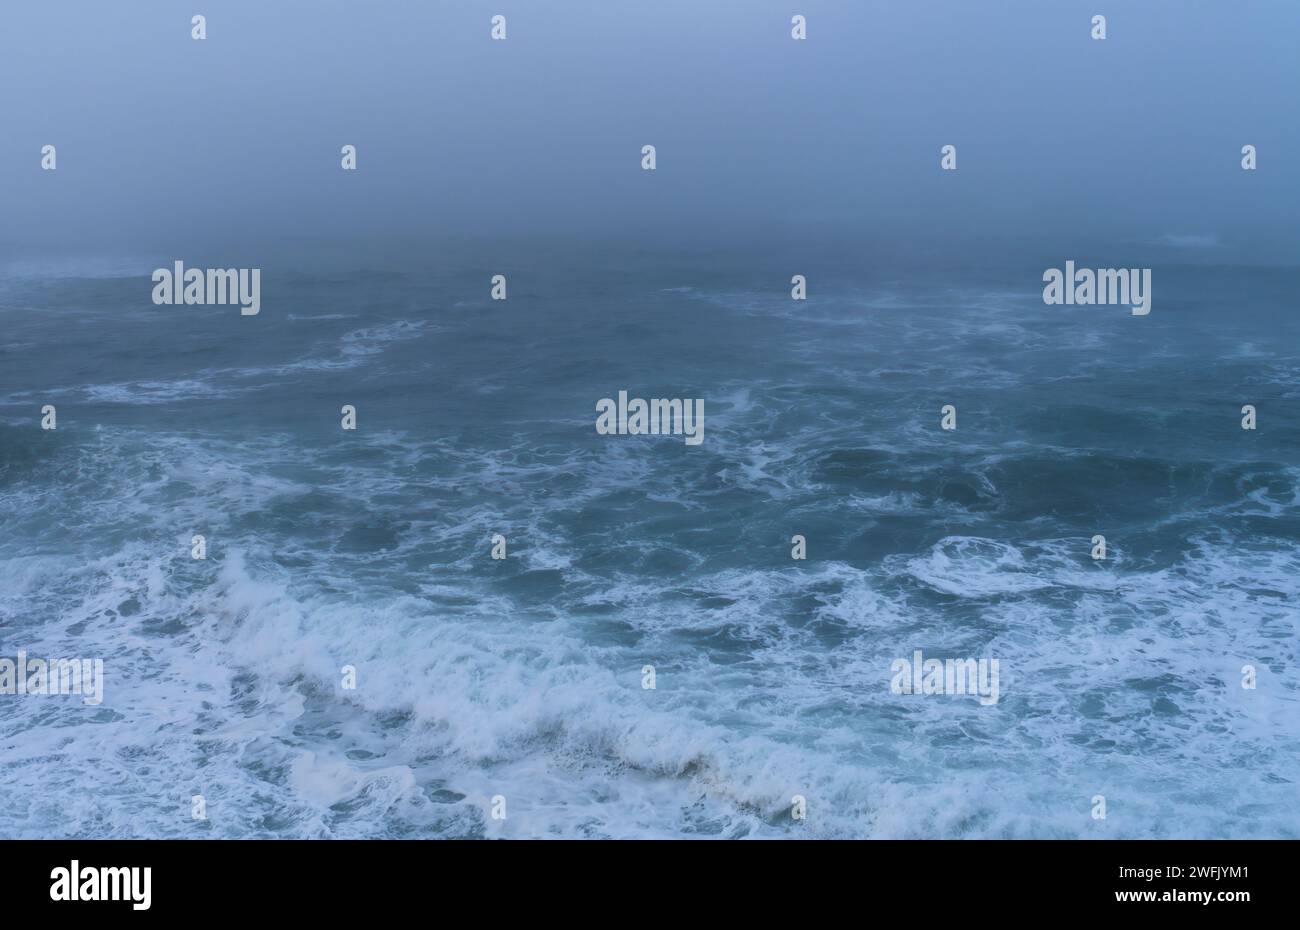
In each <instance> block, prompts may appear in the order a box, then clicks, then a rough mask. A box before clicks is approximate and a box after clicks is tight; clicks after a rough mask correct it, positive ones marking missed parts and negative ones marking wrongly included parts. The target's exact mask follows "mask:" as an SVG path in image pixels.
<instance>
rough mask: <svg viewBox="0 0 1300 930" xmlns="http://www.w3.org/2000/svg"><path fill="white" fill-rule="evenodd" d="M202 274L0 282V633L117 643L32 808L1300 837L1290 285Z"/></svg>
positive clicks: (752, 830)
mask: <svg viewBox="0 0 1300 930" xmlns="http://www.w3.org/2000/svg"><path fill="white" fill-rule="evenodd" d="M171 259H172V256H166V257H162V258H158V259H157V260H154V259H153V258H152V257H150V259H149V260H148V261H123V262H120V263H116V264H113V265H108V264H105V265H94V266H92V265H74V266H61V267H57V268H51V267H36V266H18V265H13V266H10V267H9V268H8V269H7V270H6V271H5V272H4V274H3V276H2V277H0V322H2V324H3V332H4V337H3V341H2V343H0V655H3V656H9V657H12V656H14V655H15V654H16V652H17V651H18V650H20V649H22V650H26V651H27V652H28V653H29V654H30V655H33V656H55V657H64V656H67V657H72V656H77V657H91V658H102V659H103V661H104V666H105V676H106V680H105V694H104V701H103V703H102V704H101V705H99V706H85V705H83V704H82V703H81V701H80V699H79V698H76V697H75V696H63V697H58V696H23V697H18V696H0V836H5V837H15V836H16V837H38V836H53V837H63V836H73V837H267V836H285V837H761V838H781V837H1293V838H1294V837H1300V803H1298V802H1300V791H1298V790H1297V777H1298V776H1297V773H1298V772H1300V700H1298V698H1300V691H1298V689H1297V678H1296V668H1297V658H1298V656H1297V653H1298V651H1300V649H1298V646H1297V643H1298V642H1300V637H1298V634H1300V607H1298V606H1297V594H1298V593H1300V498H1298V497H1297V494H1298V491H1300V485H1298V483H1297V482H1298V481H1300V455H1298V453H1300V318H1298V317H1297V314H1296V313H1295V310H1296V305H1295V297H1294V295H1295V294H1296V293H1298V292H1300V270H1296V269H1284V270H1279V269H1268V268H1197V267H1192V266H1182V267H1180V266H1170V267H1159V266H1157V267H1156V268H1155V270H1154V291H1155V297H1154V301H1153V310H1152V312H1151V315H1150V316H1148V317H1145V318H1138V317H1133V316H1131V315H1130V314H1129V312H1128V310H1127V309H1126V308H1123V307H1077V306H1075V307H1049V306H1046V305H1044V304H1043V302H1042V300H1041V296H1040V295H1041V288H1042V284H1041V280H1040V275H1041V271H1042V267H1041V266H1040V267H1037V268H1023V269H1020V268H1012V269H1008V270H1007V271H1005V272H993V271H987V270H984V271H979V272H962V271H944V272H938V271H930V272H926V273H918V274H911V273H907V274H902V273H899V274H897V275H889V274H882V273H880V272H878V271H876V272H863V273H861V274H854V273H853V270H852V268H845V267H841V268H839V269H838V270H834V269H828V270H825V271H822V272H819V273H812V272H807V273H809V277H810V292H809V299H808V300H807V301H805V302H794V301H791V300H790V298H789V284H788V281H789V278H790V274H791V271H790V270H788V269H787V268H785V267H783V266H781V265H780V264H779V263H777V264H775V265H773V264H771V263H765V262H761V261H742V260H730V261H729V260H723V259H719V258H715V257H711V258H707V259H705V258H698V259H697V258H691V257H689V256H675V257H668V258H665V257H663V256H651V255H638V254H632V253H629V254H624V255H620V256H616V257H614V258H611V259H609V260H605V261H600V262H588V263H587V264H586V265H584V266H583V267H582V268H581V270H577V269H576V268H575V267H574V266H572V265H570V266H565V265H562V264H561V265H557V264H555V263H554V262H551V261H544V260H541V259H538V260H537V261H535V262H528V261H526V260H515V261H514V263H513V264H512V265H511V267H510V268H509V269H507V273H508V274H509V281H510V283H509V287H510V292H509V299H508V300H507V301H505V302H493V301H491V300H489V299H488V280H489V278H490V276H491V275H492V274H493V273H495V272H496V271H497V270H499V269H498V268H497V267H493V266H492V263H491V262H488V261H482V262H479V263H475V262H472V261H466V262H456V263H453V262H442V263H436V262H430V267H429V268H428V269H427V270H410V269H407V270H361V271H335V270H310V269H308V270H302V269H300V270H292V269H291V268H289V267H274V266H272V265H271V264H270V263H268V264H266V265H264V266H263V274H262V312H261V314H260V315H259V316H257V317H251V318H243V317H241V316H240V315H239V312H238V309H237V308H234V307H156V306H153V305H152V304H151V303H150V301H149V293H150V289H151V284H150V282H149V277H148V276H149V273H150V271H151V270H152V269H153V268H154V267H157V266H170V261H171ZM191 262H192V263H193V264H199V263H198V262H197V261H195V260H192V259H191ZM1081 264H1084V263H1081ZM1103 264H1104V263H1103ZM619 390H627V391H628V392H629V394H630V395H632V396H640V397H686V398H694V397H699V398H703V400H704V410H705V429H704V441H703V443H702V445H700V446H698V447H692V446H688V445H686V444H685V443H684V442H683V441H682V437H680V436H677V437H672V436H668V437H652V436H600V435H597V433H596V431H595V428H594V424H595V404H596V401H597V400H599V399H600V398H603V397H614V396H616V395H617V392H618V391H619ZM47 403H49V404H54V405H55V406H56V407H57V410H58V428H57V430H54V431H44V430H42V429H40V425H39V421H40V408H41V406H42V405H43V404H47ZM343 404H353V405H355V407H356V408H357V413H358V427H359V428H358V429H357V430H356V431H355V432H345V431H343V430H341V429H340V424H339V420H340V407H341V406H342V405H343ZM945 404H953V405H954V406H955V407H956V408H957V417H958V428H957V429H956V430H955V431H951V432H950V431H944V430H941V429H940V428H939V421H940V408H941V407H942V406H943V405H945ZM1244 404H1254V405H1255V406H1256V407H1257V409H1258V416H1259V428H1258V429H1257V430H1255V431H1247V430H1243V429H1241V427H1240V419H1241V413H1240V409H1241V407H1242V405H1244ZM195 533H201V534H204V535H205V536H206V538H207V541H208V547H209V551H208V558H207V559H206V560H202V561H200V560H194V559H192V558H190V538H191V536H192V535H193V534H195ZM496 533H500V534H502V535H504V536H505V537H506V539H507V541H508V542H507V545H508V558H506V559H505V560H502V561H496V560H493V559H491V558H490V555H489V551H490V539H491V537H492V536H493V534H496ZM1098 533H1100V534H1104V535H1105V536H1106V539H1107V541H1108V546H1109V550H1110V551H1109V557H1108V558H1107V559H1106V560H1105V561H1101V562H1097V561H1094V560H1093V559H1092V558H1091V557H1090V549H1091V543H1090V540H1091V538H1092V537H1093V536H1094V535H1095V534H1098ZM794 534H802V535H804V536H806V538H807V546H808V557H807V559H806V560H805V561H795V560H792V559H791V556H790V549H791V542H790V541H791V537H792V535H794ZM917 649H920V650H923V651H924V653H925V654H926V656H928V657H972V658H980V657H993V658H996V659H998V660H999V666H1000V699H999V700H998V702H997V703H996V704H993V705H991V706H981V704H980V703H979V701H978V700H977V699H976V698H974V697H971V696H960V695H928V696H923V695H898V694H893V693H891V691H890V687H889V685H890V679H891V675H890V671H889V669H890V664H891V662H892V661H893V660H894V659H896V658H900V657H910V656H911V655H912V654H913V652H914V650H917ZM1247 664H1249V665H1253V666H1254V667H1255V668H1256V669H1257V674H1258V687H1257V688H1255V689H1254V690H1250V689H1245V688H1243V687H1242V686H1241V681H1242V673H1241V669H1242V666H1243V665H1247ZM345 665H352V666H354V667H355V668H356V670H357V687H356V689H355V690H345V689H343V688H342V686H341V680H342V676H341V674H340V669H341V668H342V667H343V666H345ZM645 665H653V666H654V667H655V672H656V687H655V689H653V690H648V689H645V688H643V687H642V668H643V666H645ZM196 794H201V795H203V797H204V798H205V800H206V806H207V819H206V820H201V821H196V820H193V819H192V818H191V816H190V813H191V797H192V796H193V795H196ZM1099 794H1100V795H1104V796H1105V798H1106V810H1107V816H1106V818H1105V819H1104V820H1098V819H1094V818H1093V817H1092V816H1091V812H1092V805H1093V801H1092V799H1093V797H1094V796H1095V795H1099ZM497 795H501V796H503V797H504V798H505V799H506V803H507V816H506V818H505V819H504V820H494V819H493V818H492V817H491V816H490V810H491V806H492V800H491V799H492V798H493V797H495V796H497ZM794 795H802V796H804V797H805V798H806V799H807V817H806V820H803V821H797V820H795V819H793V818H792V817H791V814H790V809H791V799H792V797H793V796H794Z"/></svg>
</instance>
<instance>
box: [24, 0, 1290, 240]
mask: <svg viewBox="0 0 1300 930" xmlns="http://www.w3.org/2000/svg"><path fill="white" fill-rule="evenodd" d="M194 13H203V14H204V15H206V16H207V19H208V39H207V40H206V41H203V42H196V41H193V40H192V39H191V38H190V28H191V27H190V17H191V16H192V15H193V14H194ZM494 13H502V14H504V15H506V16H507V18H508V23H509V38H508V39H507V40H506V41H504V42H494V41H492V40H491V39H490V38H489V19H490V17H491V15H492V14H494ZM794 13H803V14H804V15H806V16H807V17H808V30H809V37H808V39H807V41H804V42H796V41H793V40H792V39H791V38H790V32H789V30H790V17H791V15H792V14H794ZM1094 13H1102V14H1105V15H1106V17H1107V20H1108V38H1107V39H1106V40H1105V41H1100V42H1099V41H1093V40H1092V39H1091V38H1090V36H1089V31H1090V20H1091V17H1092V15H1093V14H1094ZM47 143H49V144H54V145H56V146H57V147H58V170H57V171H54V172H45V171H42V170H41V169H40V164H39V161H40V149H41V146H42V145H45V144H47ZM345 143H351V144H355V145H356V146H357V148H358V160H359V169H360V170H358V171H356V172H345V171H343V170H341V169H340V166H339V158H340V155H339V149H340V147H341V146H342V145H343V144H345ZM647 143H651V144H654V145H655V146H657V148H658V160H659V164H658V170H657V171H655V172H653V173H651V172H644V171H642V170H641V169H640V149H641V146H642V145H644V144H647ZM948 143H951V144H954V145H956V146H957V149H958V159H959V162H958V170H957V171H956V172H943V171H941V170H940V169H939V149H940V147H941V146H942V145H944V144H948ZM1246 143H1251V144H1254V145H1256V146H1257V147H1258V150H1259V170H1257V171H1255V172H1245V171H1242V170H1241V167H1240V159H1241V155H1240V149H1241V146H1242V145H1244V144H1246ZM379 235H409V236H431V237H458V236H481V237H495V236H513V235H547V236H550V235H563V236H579V237H584V236H589V237H592V238H601V239H605V238H615V239H623V240H627V241H632V242H636V241H638V240H640V239H642V238H644V239H646V240H647V241H654V242H656V243H661V244H662V243H669V244H671V243H674V242H677V243H683V244H685V243H690V242H699V241H710V242H716V243H727V242H737V243H742V242H746V241H755V242H764V241H779V240H782V239H788V238H792V237H793V238H796V239H799V238H806V239H808V240H809V241H817V240H819V239H836V240H839V241H841V242H854V241H861V242H871V241H883V240H893V241H901V240H905V241H907V242H918V243H933V244H937V245H938V246H941V247H943V248H948V249H958V250H959V249H960V247H961V244H962V243H967V244H978V246H979V247H980V248H989V247H990V245H989V244H990V243H1033V244H1034V246H1035V247H1037V248H1043V247H1051V248H1056V249H1058V250H1067V251H1065V252H1062V254H1063V255H1065V257H1069V255H1071V254H1078V253H1079V252H1080V250H1086V249H1088V248H1096V247H1097V245H1098V244H1100V245H1102V246H1105V247H1109V248H1112V249H1114V250H1118V251H1119V252H1121V253H1123V252H1124V250H1125V249H1133V248H1137V247H1138V246H1143V245H1144V244H1145V245H1146V246H1152V245H1153V244H1155V246H1154V247H1157V248H1161V249H1166V250H1168V252H1170V253H1173V252H1176V253H1180V254H1181V253H1186V255H1187V260H1190V261H1241V260H1245V261H1272V262H1278V263H1287V264H1294V263H1297V261H1298V259H1297V256H1300V3H1297V2H1295V0H1234V2H1228V0H1222V2H1218V0H1142V2H1136V0H1087V2H1076V0H997V2H994V3H977V2H970V0H883V2H875V0H656V2H646V3H641V2H632V0H547V2H541V0H526V2H519V0H491V2H477V0H455V2H451V0H447V2H442V0H371V2H353V0H347V2H336V0H292V2H289V0H275V2H267V0H193V2H191V3H189V4H183V3H178V2H176V0H93V2H90V0H87V2H67V0H8V2H6V3H4V4H3V6H2V7H0V246H3V247H4V248H7V249H9V250H11V251H14V250H25V251H26V250H31V251H37V252H39V251H54V252H58V251H60V250H63V251H74V250H75V251H80V252H84V253H87V254H93V253H95V252H96V251H97V250H105V251H109V250H122V249H131V248H166V247H168V246H169V245H171V244H173V243H226V244H228V243H230V242H232V241H239V242H246V243H257V242H262V241H268V242H269V241H277V240H279V241H295V240H317V239H319V240H327V239H333V240H339V241H346V240H350V239H357V238H366V237H374V236H379ZM1160 243H1164V244H1163V245H1161V244H1160ZM1068 250H1074V251H1073V252H1070V251H1068ZM1114 260H1115V261H1125V260H1127V253H1125V254H1118V255H1117V256H1116V257H1115V259H1114Z"/></svg>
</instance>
